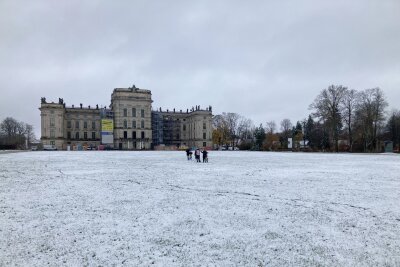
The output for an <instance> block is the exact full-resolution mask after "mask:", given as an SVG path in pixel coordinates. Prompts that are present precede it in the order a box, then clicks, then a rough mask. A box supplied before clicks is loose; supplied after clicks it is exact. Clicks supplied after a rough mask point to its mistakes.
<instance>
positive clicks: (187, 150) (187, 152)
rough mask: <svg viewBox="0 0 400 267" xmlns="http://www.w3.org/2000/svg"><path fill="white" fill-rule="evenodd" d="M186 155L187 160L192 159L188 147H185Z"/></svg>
mask: <svg viewBox="0 0 400 267" xmlns="http://www.w3.org/2000/svg"><path fill="white" fill-rule="evenodd" d="M186 157H187V159H188V160H191V159H192V152H191V151H190V149H189V148H188V149H186Z"/></svg>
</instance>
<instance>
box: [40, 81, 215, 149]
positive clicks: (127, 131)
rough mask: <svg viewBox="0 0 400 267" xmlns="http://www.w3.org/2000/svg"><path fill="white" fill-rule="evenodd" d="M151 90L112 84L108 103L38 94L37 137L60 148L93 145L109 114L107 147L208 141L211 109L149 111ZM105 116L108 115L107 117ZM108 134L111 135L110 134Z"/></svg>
mask: <svg viewBox="0 0 400 267" xmlns="http://www.w3.org/2000/svg"><path fill="white" fill-rule="evenodd" d="M152 102H153V101H152V98H151V91H150V90H144V89H139V88H136V87H135V86H132V87H131V88H115V89H114V91H113V93H112V95H111V104H110V109H106V108H99V107H98V106H97V105H96V107H90V106H89V107H83V105H82V104H80V106H79V107H74V106H71V107H66V104H65V103H64V100H63V99H61V98H60V99H59V101H58V103H54V102H52V103H47V101H46V99H45V98H42V101H41V106H40V108H39V110H40V111H41V114H40V116H41V141H42V144H43V145H53V146H55V147H57V149H59V150H65V149H67V147H69V148H70V149H81V148H82V149H86V148H97V147H98V146H99V145H101V140H102V132H101V129H102V125H101V123H102V118H105V115H104V114H106V113H107V114H112V120H113V121H112V122H113V128H110V129H113V130H112V131H113V132H112V134H113V137H111V136H110V137H111V139H110V140H111V142H112V140H114V143H113V144H111V143H110V144H107V146H109V147H110V148H114V149H122V150H136V149H152V148H154V147H155V146H164V145H165V146H171V147H179V148H183V147H208V148H211V147H212V136H211V135H212V128H211V127H212V126H211V123H212V110H211V107H207V108H206V109H200V106H196V108H192V109H191V110H190V111H189V110H186V112H182V110H180V111H179V112H175V110H173V111H168V110H167V111H161V109H160V111H152V107H151V104H152ZM109 118H110V117H108V119H109ZM112 138H113V139H112Z"/></svg>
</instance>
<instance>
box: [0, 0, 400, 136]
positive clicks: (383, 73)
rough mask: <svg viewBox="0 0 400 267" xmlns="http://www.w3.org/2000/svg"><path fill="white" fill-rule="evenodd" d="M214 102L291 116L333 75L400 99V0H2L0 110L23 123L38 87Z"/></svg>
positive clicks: (178, 103) (394, 102) (303, 113)
mask: <svg viewBox="0 0 400 267" xmlns="http://www.w3.org/2000/svg"><path fill="white" fill-rule="evenodd" d="M132 84H135V85H136V86H137V87H139V88H144V89H150V90H151V91H152V95H153V101H154V102H153V107H154V108H158V107H163V108H164V109H167V108H169V109H172V108H177V109H186V108H189V107H192V106H194V105H201V106H202V107H205V106H208V105H212V106H213V113H214V114H219V113H221V112H236V113H239V114H241V115H243V116H245V117H248V118H250V119H252V120H253V121H254V123H255V124H259V123H263V124H265V122H266V121H270V120H275V121H276V122H277V124H278V125H279V123H280V121H281V120H282V119H284V118H289V119H290V120H291V121H292V122H293V123H295V122H296V121H297V120H302V119H303V118H305V117H307V116H308V114H309V113H310V110H309V109H308V107H309V105H310V103H311V102H312V101H313V100H314V98H315V97H316V96H317V95H318V93H319V92H320V91H321V90H322V89H324V88H326V87H328V86H329V85H330V84H337V85H345V86H348V87H349V88H352V89H358V90H362V89H366V88H373V87H380V88H381V89H383V91H384V92H385V95H386V97H387V100H388V102H389V105H390V108H389V110H390V109H392V108H400V1H399V0H376V1H368V0H359V1H358V0H352V1H348V0H343V1H337V0H335V1H333V0H332V1H319V0H314V1H300V0H293V1H289V0H288V1H231V0H230V1H211V0H210V1H147V0H146V1H95V0H93V1H81V0H77V1H72V0H66V1H51V0H49V1H38V0H36V1H29V0H27V1H17V0H0V92H1V95H0V119H1V120H3V119H4V118H5V117H7V116H11V117H14V118H16V119H18V120H20V121H24V122H27V123H31V124H33V125H34V127H35V128H36V134H37V136H38V137H40V112H39V110H38V107H39V106H40V98H41V97H46V98H47V100H48V101H50V102H51V101H58V97H61V98H64V101H65V102H66V103H67V105H68V106H70V105H72V104H75V105H79V103H83V104H84V106H87V105H91V106H95V105H96V104H99V105H103V106H104V105H109V103H110V98H111V93H112V90H113V89H114V88H116V87H129V86H132Z"/></svg>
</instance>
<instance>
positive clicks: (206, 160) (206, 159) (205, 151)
mask: <svg viewBox="0 0 400 267" xmlns="http://www.w3.org/2000/svg"><path fill="white" fill-rule="evenodd" d="M201 153H203V163H205V162H208V156H207V154H208V152H207V150H205V149H204V150H203V151H201Z"/></svg>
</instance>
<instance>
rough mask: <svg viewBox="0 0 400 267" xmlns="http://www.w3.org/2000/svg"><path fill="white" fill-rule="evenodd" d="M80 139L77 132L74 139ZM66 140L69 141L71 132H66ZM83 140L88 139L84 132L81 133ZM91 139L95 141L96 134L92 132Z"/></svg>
mask: <svg viewBox="0 0 400 267" xmlns="http://www.w3.org/2000/svg"><path fill="white" fill-rule="evenodd" d="M79 138H81V137H80V135H79V132H76V133H75V139H79ZM67 139H71V132H67ZM83 139H88V133H87V132H84V133H83ZM91 139H96V132H92V138H91Z"/></svg>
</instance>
